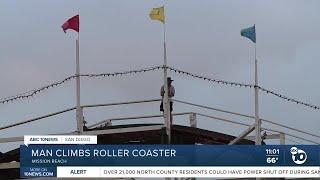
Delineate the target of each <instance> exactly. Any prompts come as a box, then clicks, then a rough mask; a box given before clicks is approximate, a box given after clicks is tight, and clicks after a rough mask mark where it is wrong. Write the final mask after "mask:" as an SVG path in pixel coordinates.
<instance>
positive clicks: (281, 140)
mask: <svg viewBox="0 0 320 180" xmlns="http://www.w3.org/2000/svg"><path fill="white" fill-rule="evenodd" d="M285 144H286V140H285V134H284V133H283V132H281V133H280V145H285Z"/></svg>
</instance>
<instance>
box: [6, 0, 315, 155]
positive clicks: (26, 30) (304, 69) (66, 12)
mask: <svg viewBox="0 0 320 180" xmlns="http://www.w3.org/2000/svg"><path fill="white" fill-rule="evenodd" d="M163 2H164V1H160V0H136V1H132V0H108V1H105V0H90V1H89V0H55V1H53V0H51V1H49V0H28V1H19V0H1V1H0V22H1V27H2V28H1V33H0V57H1V66H0V82H1V91H0V97H1V98H3V97H7V96H11V95H15V94H18V93H21V92H25V91H29V90H32V89H34V88H38V87H41V86H44V85H46V84H50V83H51V82H54V81H56V80H60V79H63V78H65V77H67V76H69V75H73V74H74V73H75V40H76V33H74V32H72V31H68V32H67V34H64V32H63V31H62V29H61V25H62V24H63V23H64V22H65V21H66V20H67V19H68V18H70V17H72V16H74V15H76V14H78V13H80V24H81V25H80V61H81V73H107V72H115V71H125V70H132V69H139V68H144V67H148V66H155V65H162V63H163V49H162V47H163V44H162V43H163V41H162V39H163V27H162V24H161V23H160V22H157V21H152V20H150V19H149V16H148V14H149V11H150V10H151V9H152V8H153V7H158V6H161V5H163ZM165 4H166V20H167V21H166V26H167V48H168V50H167V57H168V64H169V65H170V66H174V67H176V68H179V69H183V70H185V71H189V72H193V73H196V74H200V75H205V76H208V77H211V78H217V79H222V80H229V81H236V82H244V83H250V84H252V83H253V81H254V49H253V47H254V46H253V45H254V44H253V43H252V42H251V41H250V40H248V39H246V38H244V37H241V36H240V30H241V29H242V28H245V27H249V26H252V25H253V24H256V33H257V44H256V45H257V57H258V60H259V84H260V85H261V86H263V87H265V88H267V89H270V90H274V91H276V92H279V93H282V94H284V95H286V96H288V97H293V98H297V99H299V100H302V101H305V102H307V103H311V104H314V105H318V106H319V105H320V94H319V92H320V85H319V80H318V75H319V67H320V49H319V47H320V33H319V32H320V22H319V17H320V11H319V6H320V1H317V0H309V1H302V0H299V1H298V0H283V1H278V0H263V1H262V0H261V1H256V0H241V1H237V0H219V1H218V0H201V1H199V0H175V1H169V0H168V1H166V2H165ZM170 76H171V77H172V78H173V79H174V82H173V85H174V86H175V88H176V96H175V98H176V99H179V100H185V101H189V102H193V103H197V104H202V105H207V106H211V107H217V108H222V109H226V110H230V111H235V112H240V113H245V114H251V115H253V114H254V98H253V97H254V90H253V89H247V88H239V87H230V86H223V85H219V84H212V83H208V82H207V81H203V80H198V79H193V78H190V77H186V76H183V75H176V74H173V73H170ZM162 78H163V75H162V73H161V71H157V72H148V73H144V74H139V75H130V76H122V77H115V78H99V79H83V80H82V81H81V103H82V104H95V103H111V102H122V101H130V100H141V99H152V98H159V89H160V86H161V85H162V81H163V79H162ZM74 105H75V81H71V82H69V83H67V84H64V85H62V86H60V87H58V88H54V89H50V90H47V91H45V92H43V93H40V94H39V95H36V96H35V97H33V98H30V99H28V100H20V101H15V102H14V103H10V104H0V117H1V118H0V119H1V123H0V125H1V126H4V125H8V124H12V123H15V122H20V121H23V120H27V119H30V118H33V117H37V116H40V115H45V114H48V113H51V112H55V111H59V110H63V109H66V108H69V107H73V106H74ZM174 110H175V112H185V111H196V112H203V113H206V114H208V115H215V116H220V117H229V118H231V119H232V120H236V121H239V122H250V123H253V120H248V119H243V118H239V117H231V116H226V115H223V114H221V113H217V112H214V111H208V110H201V109H198V108H193V107H190V106H185V105H181V104H178V103H175V107H174ZM152 114H159V103H151V104H146V105H126V106H117V107H116V106H115V107H107V108H106V107H104V108H97V109H90V110H85V112H84V115H85V118H86V120H87V121H88V123H89V124H92V123H94V122H97V121H100V120H103V119H107V118H113V117H121V116H122V117H123V116H134V115H152ZM260 116H261V117H262V118H265V119H269V120H273V121H275V122H278V123H282V124H285V125H288V126H292V127H296V128H299V129H302V130H307V131H309V132H311V133H314V134H318V135H320V130H319V127H320V121H319V120H320V119H319V117H320V111H319V110H313V109H310V108H306V107H304V106H301V105H296V104H293V103H290V102H287V101H284V100H281V99H279V98H277V97H274V96H271V95H267V94H264V93H260ZM150 121H151V122H162V121H161V119H151V120H149V122H150ZM177 121H178V122H177V123H178V124H187V122H188V117H187V116H185V117H179V118H178V119H177ZM133 122H139V121H133ZM127 123H130V122H127ZM198 125H199V127H200V128H204V129H209V130H212V131H217V132H224V133H227V134H231V135H238V134H239V133H241V132H242V131H243V130H244V129H245V127H241V126H234V125H230V124H226V123H221V122H217V121H212V120H209V119H207V118H201V117H198ZM263 126H265V127H272V126H270V125H268V124H263ZM75 127H76V124H75V112H69V113H65V114H63V115H60V116H56V117H52V118H47V119H46V120H43V121H41V122H35V123H30V124H28V125H23V126H19V127H16V128H12V129H9V130H3V131H1V132H0V136H1V137H10V136H19V135H24V134H48V133H59V132H70V131H74V130H75ZM272 128H274V129H279V130H281V128H276V127H272ZM286 132H290V133H292V134H295V132H292V131H286ZM296 135H299V136H302V137H305V138H308V139H312V140H315V141H318V142H320V140H319V139H316V138H312V137H309V136H305V135H302V134H296ZM287 142H288V143H292V142H290V141H287ZM300 142H303V141H300ZM303 143H306V142H303ZM15 145H17V143H12V144H10V145H3V144H0V151H2V152H5V151H7V150H10V149H12V148H13V147H15Z"/></svg>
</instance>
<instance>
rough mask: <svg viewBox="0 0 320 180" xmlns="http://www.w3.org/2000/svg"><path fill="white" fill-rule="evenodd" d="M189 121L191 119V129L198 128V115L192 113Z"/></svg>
mask: <svg viewBox="0 0 320 180" xmlns="http://www.w3.org/2000/svg"><path fill="white" fill-rule="evenodd" d="M189 119H190V127H193V128H197V114H196V113H190V115H189Z"/></svg>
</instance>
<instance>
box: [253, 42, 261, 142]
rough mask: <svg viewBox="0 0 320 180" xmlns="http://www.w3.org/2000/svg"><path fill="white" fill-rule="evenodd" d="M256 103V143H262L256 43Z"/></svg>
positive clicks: (255, 48)
mask: <svg viewBox="0 0 320 180" xmlns="http://www.w3.org/2000/svg"><path fill="white" fill-rule="evenodd" d="M254 62H255V63H254V67H255V68H254V70H255V71H254V72H255V76H254V77H255V78H254V92H255V93H254V94H255V98H254V104H255V106H254V107H255V130H256V139H255V144H256V145H261V119H260V118H259V89H258V87H259V86H258V60H257V45H256V43H254Z"/></svg>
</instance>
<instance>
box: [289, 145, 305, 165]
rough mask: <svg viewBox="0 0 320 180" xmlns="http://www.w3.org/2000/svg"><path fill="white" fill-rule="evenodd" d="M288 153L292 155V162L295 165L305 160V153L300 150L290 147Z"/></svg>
mask: <svg viewBox="0 0 320 180" xmlns="http://www.w3.org/2000/svg"><path fill="white" fill-rule="evenodd" d="M290 153H291V155H292V160H293V162H294V163H296V164H303V163H305V162H306V160H307V153H306V152H304V150H302V149H298V148H297V147H292V148H291V149H290Z"/></svg>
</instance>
